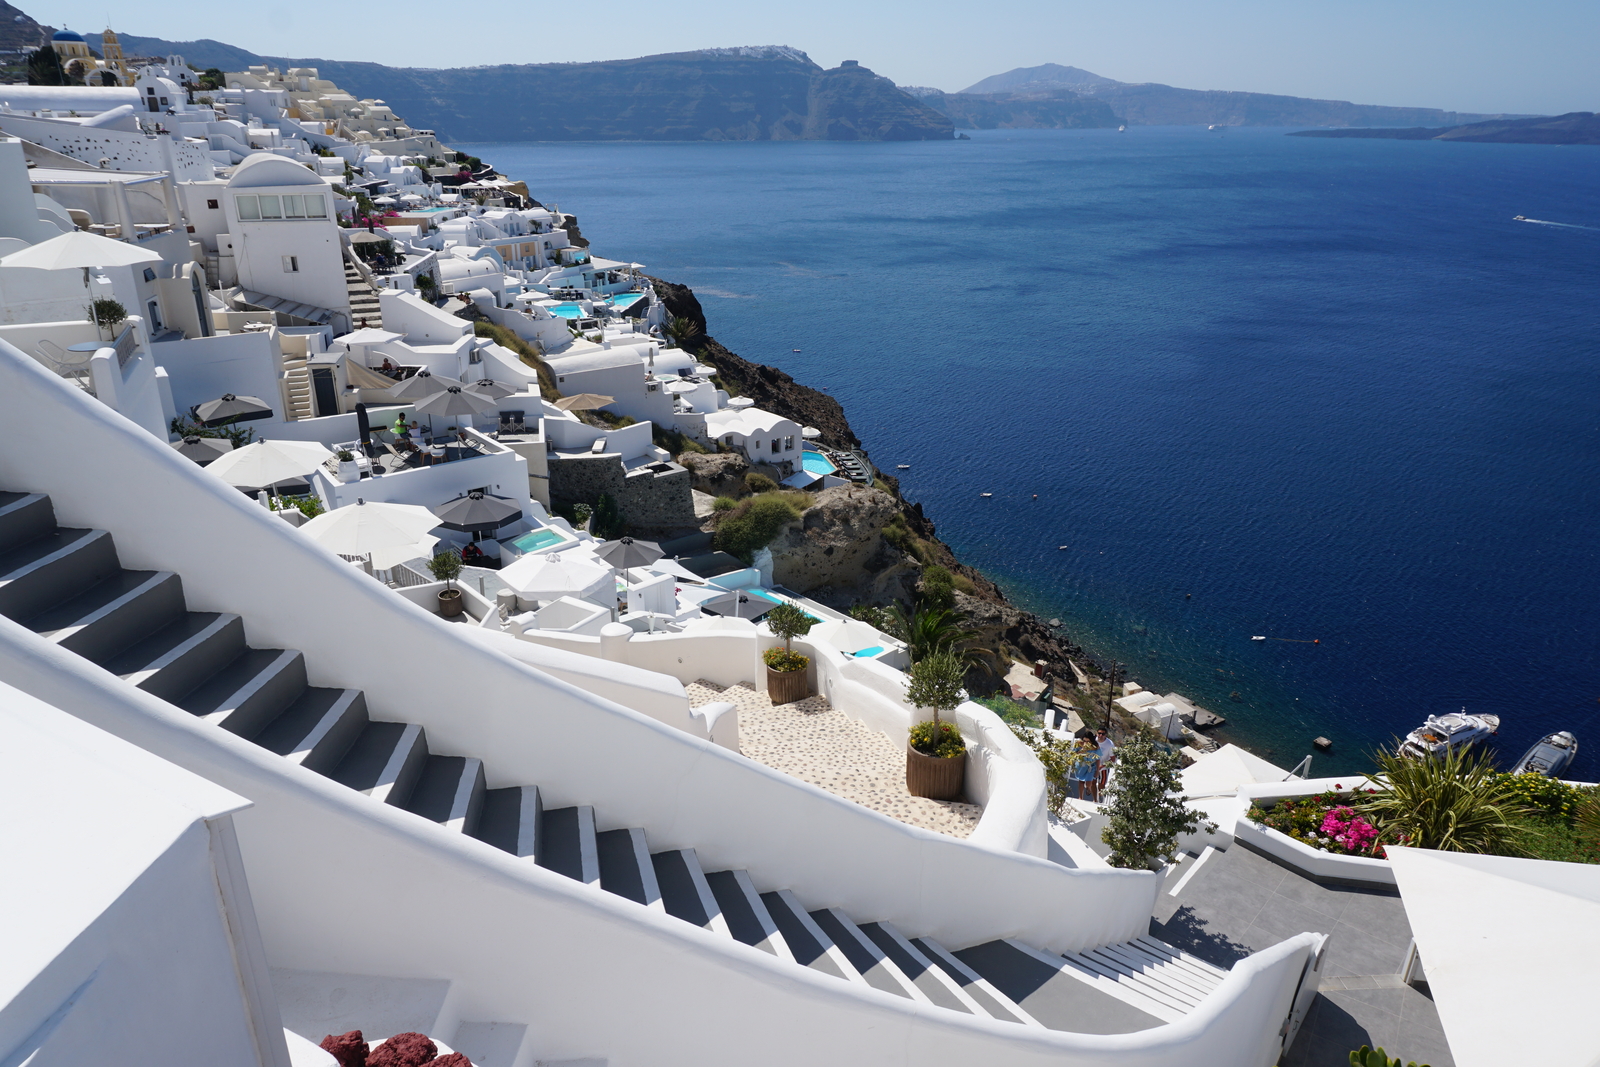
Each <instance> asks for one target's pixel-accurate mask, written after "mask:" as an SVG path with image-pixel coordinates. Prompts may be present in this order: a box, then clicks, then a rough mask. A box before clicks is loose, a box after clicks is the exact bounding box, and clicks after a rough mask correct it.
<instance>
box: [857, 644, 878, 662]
mask: <svg viewBox="0 0 1600 1067" xmlns="http://www.w3.org/2000/svg"><path fill="white" fill-rule="evenodd" d="M882 651H883V646H882V645H873V646H872V647H871V648H863V649H862V650H861V651H860V652H857V653H856V659H866V658H867V657H869V656H876V655H877V654H878V653H879V652H882Z"/></svg>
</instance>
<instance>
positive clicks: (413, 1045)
mask: <svg viewBox="0 0 1600 1067" xmlns="http://www.w3.org/2000/svg"><path fill="white" fill-rule="evenodd" d="M438 1055H439V1046H438V1045H435V1044H434V1043H433V1042H432V1041H429V1040H428V1035H427V1034H418V1033H415V1032H413V1033H409V1034H395V1035H394V1036H393V1037H391V1038H390V1039H389V1040H387V1041H385V1042H384V1043H383V1044H381V1045H379V1046H378V1047H377V1048H375V1049H373V1050H372V1052H371V1053H370V1054H369V1055H368V1056H367V1067H422V1065H423V1064H425V1063H430V1064H431V1063H432V1062H433V1060H434V1057H436V1056H438Z"/></svg>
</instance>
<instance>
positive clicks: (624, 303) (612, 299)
mask: <svg viewBox="0 0 1600 1067" xmlns="http://www.w3.org/2000/svg"><path fill="white" fill-rule="evenodd" d="M643 299H644V294H643V293H618V294H617V295H616V296H608V297H606V303H608V304H610V305H611V306H612V307H614V308H616V309H617V310H618V311H623V310H625V309H627V308H631V307H632V306H633V305H635V304H637V303H638V302H639V301H641V300H643Z"/></svg>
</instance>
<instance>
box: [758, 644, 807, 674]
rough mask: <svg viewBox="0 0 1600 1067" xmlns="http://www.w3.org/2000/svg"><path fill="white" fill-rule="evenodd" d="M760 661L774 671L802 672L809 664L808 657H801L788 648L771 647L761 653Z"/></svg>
mask: <svg viewBox="0 0 1600 1067" xmlns="http://www.w3.org/2000/svg"><path fill="white" fill-rule="evenodd" d="M761 659H762V661H763V662H764V663H766V665H767V666H769V667H771V668H772V669H773V670H775V671H784V672H788V671H803V670H805V669H806V667H808V666H810V664H811V657H810V656H803V655H801V654H800V653H798V652H795V651H794V650H792V649H788V648H778V647H777V646H773V647H772V648H769V649H767V650H766V651H765V652H763V653H761Z"/></svg>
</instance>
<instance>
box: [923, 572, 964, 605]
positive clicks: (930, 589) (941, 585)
mask: <svg viewBox="0 0 1600 1067" xmlns="http://www.w3.org/2000/svg"><path fill="white" fill-rule="evenodd" d="M921 593H922V602H923V603H924V604H927V605H929V606H930V607H935V608H944V609H945V610H947V611H948V610H949V609H951V608H953V607H955V606H956V588H955V578H954V576H953V575H951V573H950V571H949V570H948V569H946V568H944V567H941V566H939V565H938V564H934V565H933V566H931V567H925V568H923V571H922V588H921Z"/></svg>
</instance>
